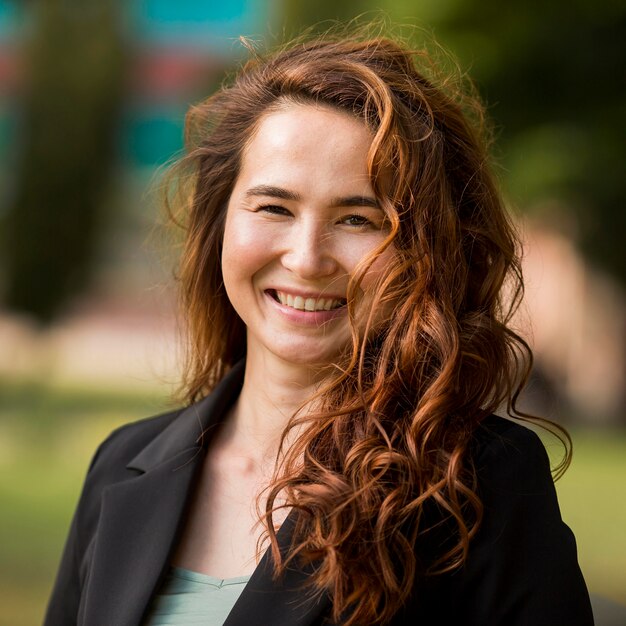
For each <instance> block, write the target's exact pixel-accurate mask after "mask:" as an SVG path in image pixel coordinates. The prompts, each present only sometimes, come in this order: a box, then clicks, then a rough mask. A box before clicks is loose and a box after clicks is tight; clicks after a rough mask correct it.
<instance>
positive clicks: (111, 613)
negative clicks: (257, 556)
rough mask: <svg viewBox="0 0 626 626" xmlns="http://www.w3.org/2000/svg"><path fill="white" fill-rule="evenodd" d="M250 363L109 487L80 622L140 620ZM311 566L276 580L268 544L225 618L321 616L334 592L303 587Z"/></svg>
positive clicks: (124, 624)
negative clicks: (317, 593)
mask: <svg viewBox="0 0 626 626" xmlns="http://www.w3.org/2000/svg"><path fill="white" fill-rule="evenodd" d="M244 370H245V362H243V361H241V362H239V363H237V364H236V365H235V366H234V367H233V368H232V369H231V371H230V372H229V373H228V374H227V375H226V376H225V377H224V378H223V379H222V381H221V382H220V383H219V385H217V387H216V388H215V389H214V391H213V392H212V393H211V394H210V395H209V396H208V397H206V398H205V399H203V400H201V401H200V402H198V403H196V404H194V405H192V406H190V407H188V408H186V409H185V410H183V411H182V412H181V413H180V414H179V415H178V416H177V417H176V418H175V419H174V421H173V422H172V423H171V424H170V425H169V426H168V427H167V428H165V430H163V432H162V433H161V434H160V435H158V436H157V437H156V438H155V439H153V440H152V441H151V442H150V443H149V444H148V445H147V446H146V447H145V448H143V449H142V450H141V452H139V454H137V455H136V456H135V457H134V458H133V459H132V460H131V461H130V462H129V463H128V464H127V466H126V467H127V468H128V469H129V470H133V471H132V475H129V478H128V479H127V480H124V481H121V482H118V483H115V484H113V485H109V486H108V487H106V488H105V489H104V490H103V492H102V499H101V512H100V520H99V525H98V532H97V534H96V537H95V540H94V545H93V558H92V563H91V568H90V575H89V577H88V579H87V581H86V585H85V592H84V603H83V606H82V607H81V615H80V619H79V623H81V624H88V625H89V626H109V625H110V624H115V625H116V626H137V624H139V623H140V622H141V619H142V617H143V615H144V613H145V611H146V608H147V607H148V605H149V603H150V600H151V597H152V594H153V593H154V591H155V589H156V588H157V586H158V584H159V581H160V579H161V577H162V575H163V573H164V572H165V570H166V569H167V566H168V563H169V559H170V555H171V552H172V550H173V549H174V547H175V546H176V543H177V539H178V534H179V531H180V527H181V521H182V519H183V515H184V512H185V508H186V504H187V501H188V497H189V495H190V493H191V491H192V487H193V484H194V480H195V477H196V474H197V471H198V469H199V468H200V467H201V465H202V463H201V461H202V460H203V459H204V453H203V448H204V446H205V444H206V443H207V441H208V440H209V439H210V437H211V436H212V432H213V431H214V429H215V427H216V426H218V425H219V424H220V422H221V421H222V420H223V418H224V416H225V415H226V413H227V411H228V409H229V407H230V406H231V404H232V403H233V402H234V400H235V399H236V397H237V396H238V394H239V392H240V390H241V386H242V382H243V376H244ZM137 472H140V474H139V475H137ZM294 521H295V517H294V514H293V513H292V514H291V515H290V516H289V517H288V518H287V520H286V521H285V522H284V523H283V525H282V527H281V528H280V530H279V532H278V542H279V546H280V548H281V550H284V549H286V548H287V547H288V546H289V543H290V540H291V534H292V530H293V523H294ZM309 574H310V570H307V569H305V568H303V569H299V568H296V567H294V568H291V569H290V570H288V571H287V572H286V574H285V575H284V576H283V577H282V579H281V580H280V581H274V580H273V567H272V559H271V556H270V553H269V551H267V552H266V553H265V554H264V556H263V558H262V559H261V561H260V563H259V565H258V566H257V568H256V570H255V571H254V573H253V575H252V577H251V579H250V581H249V582H248V584H247V585H246V587H245V588H244V591H243V592H242V594H241V596H240V597H239V599H238V601H237V602H236V604H235V606H234V607H233V610H232V611H231V613H230V615H229V616H228V619H227V620H226V622H225V626H248V625H249V624H250V623H257V624H285V625H288V624H289V625H291V624H294V625H295V624H297V625H298V626H304V625H309V624H314V623H317V620H318V618H319V617H320V616H321V614H322V613H323V612H324V611H325V609H327V607H328V606H329V600H328V598H326V597H325V596H322V598H321V599H318V600H308V599H307V596H306V594H305V593H304V592H303V589H302V588H303V586H304V583H305V582H306V580H307V577H308V576H309Z"/></svg>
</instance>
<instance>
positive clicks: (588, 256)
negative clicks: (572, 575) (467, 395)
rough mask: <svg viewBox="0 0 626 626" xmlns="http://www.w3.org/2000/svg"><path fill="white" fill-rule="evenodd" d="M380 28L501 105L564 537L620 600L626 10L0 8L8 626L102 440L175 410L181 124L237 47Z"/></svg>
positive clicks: (524, 321) (63, 1) (533, 396)
mask: <svg viewBox="0 0 626 626" xmlns="http://www.w3.org/2000/svg"><path fill="white" fill-rule="evenodd" d="M371 11H373V12H372V13H369V12H371ZM381 11H382V14H384V15H386V16H387V17H388V19H389V20H390V21H391V22H392V23H393V24H396V25H399V27H398V28H397V29H396V30H399V31H400V32H403V25H404V26H407V27H410V26H418V27H419V29H421V30H418V31H415V32H414V33H413V35H412V37H413V39H414V41H415V43H416V45H420V38H421V37H422V36H423V35H424V34H427V35H428V37H429V38H430V37H432V36H434V37H435V38H436V40H437V41H438V42H439V43H440V44H442V45H443V46H444V47H445V48H447V49H449V50H451V51H452V53H453V54H454V55H455V56H456V57H457V59H458V61H459V64H460V67H461V68H462V70H463V71H466V72H468V73H469V75H470V76H471V77H472V78H473V80H474V81H475V83H476V85H477V87H478V89H479V91H480V93H481V94H482V95H483V97H484V98H485V100H486V101H487V103H488V105H489V113H490V116H491V118H492V120H493V122H494V125H495V129H496V136H497V143H496V147H495V148H496V159H497V161H498V163H499V166H500V177H501V179H502V185H503V188H504V191H505V195H506V198H507V201H508V203H509V205H510V207H511V210H512V212H513V213H514V214H515V216H516V218H517V219H518V220H519V222H520V225H521V228H522V230H523V232H524V238H525V241H526V258H525V272H526V278H527V299H526V304H525V306H524V309H523V311H522V313H521V315H520V317H519V324H520V326H521V327H522V328H523V329H524V333H525V334H526V335H527V336H529V337H530V341H531V344H532V345H533V347H534V349H535V352H536V368H535V373H534V377H533V380H532V382H531V385H530V388H529V391H528V393H527V394H526V397H525V403H526V406H528V407H530V408H532V409H534V410H535V411H538V412H540V413H541V414H543V415H545V416H547V417H550V418H552V419H554V420H556V421H558V422H560V423H562V424H564V425H566V426H567V427H568V428H569V429H570V430H571V433H572V436H573V439H574V461H573V465H572V467H571V468H570V470H569V471H568V473H567V474H566V475H565V477H564V478H563V479H562V480H561V481H559V482H558V484H557V489H558V491H559V497H560V500H561V506H562V512H563V517H564V519H565V520H566V521H567V522H568V524H569V525H570V526H571V527H572V528H573V529H574V531H575V533H576V535H577V538H578V545H579V556H580V562H581V566H582V568H583V571H584V574H585V576H586V578H587V582H588V585H589V587H590V589H591V591H592V592H593V593H594V596H595V597H596V598H599V600H596V602H597V606H600V604H602V603H603V602H604V599H606V600H607V602H616V603H618V604H626V534H625V532H624V529H625V528H626V394H625V392H624V389H625V387H624V379H625V377H626V341H625V333H626V323H625V317H624V315H625V313H624V310H625V309H624V301H625V291H624V288H625V285H626V263H625V259H626V245H625V235H626V228H625V225H626V211H625V210H624V200H625V198H626V194H625V193H624V192H625V186H626V176H625V174H624V171H623V170H624V163H625V162H626V147H625V146H626V143H625V142H624V129H625V128H626V119H625V117H626V89H625V82H624V54H623V53H624V41H625V40H626V28H625V25H626V24H625V22H626V5H625V4H624V3H620V2H617V1H616V0H593V2H592V1H591V0H574V1H572V0H551V1H550V2H544V1H540V0H523V1H522V0H511V1H509V2H507V3H502V2H496V1H495V0H378V1H377V2H370V1H367V0H361V1H357V0H353V1H347V0H344V1H343V2H337V1H336V0H316V2H297V1H295V0H274V1H271V0H270V1H263V0H222V1H221V2H209V1H208V0H207V1H194V0H176V1H172V0H169V1H168V0H123V1H122V0H82V1H81V2H80V3H77V2H70V1H69V0H30V1H29V2H26V1H25V0H24V1H21V2H18V1H10V0H0V606H1V607H2V609H0V624H6V625H7V626H9V625H10V626H26V625H33V624H38V623H40V622H41V619H42V616H43V611H44V608H45V603H46V599H47V595H48V594H49V592H50V587H51V585H52V582H53V578H54V573H55V570H56V566H57V563H58V559H59V556H60V552H61V549H62V546H63V541H64V539H65V534H66V532H67V529H68V525H69V521H70V518H71V515H72V511H73V508H74V506H75V503H76V499H77V497H78V493H79V490H80V485H81V482H82V479H83V476H84V473H85V470H86V467H87V464H88V462H89V458H90V456H91V454H92V453H93V451H94V449H95V447H96V445H97V444H98V442H99V441H100V440H101V439H102V438H103V437H104V436H106V435H107V434H108V432H109V431H110V430H111V429H112V428H114V427H115V426H117V425H119V424H121V423H124V422H127V421H130V420H133V419H138V418H140V417H144V416H146V415H148V414H151V413H155V412H159V411H161V410H164V409H165V408H167V407H168V406H169V405H170V404H171V402H172V398H171V394H172V392H173V390H174V388H175V385H176V383H177V361H178V359H177V356H178V353H177V347H176V346H177V335H176V319H175V302H174V291H173V283H174V280H173V267H174V263H175V258H176V250H175V246H174V245H173V241H174V240H175V238H173V237H168V236H164V235H163V232H162V230H161V229H160V228H159V226H158V225H159V224H163V222H164V221H165V220H164V214H163V210H162V208H161V204H160V196H159V192H158V181H159V177H160V174H161V172H162V169H163V166H165V165H166V164H167V163H168V162H169V161H171V160H172V159H173V158H175V157H176V155H177V154H179V152H180V150H181V147H182V129H183V119H184V114H185V111H186V109H187V108H188V106H189V104H190V103H193V102H195V101H197V100H199V99H201V98H203V97H205V96H206V95H208V94H209V93H210V92H211V91H212V90H213V89H214V88H215V87H216V85H218V84H219V83H220V81H221V80H222V78H223V76H224V73H225V72H226V71H228V69H229V68H231V67H233V66H234V65H235V64H236V63H237V62H238V61H240V60H241V58H243V57H244V49H243V47H242V46H241V44H240V43H239V42H238V37H239V35H247V36H250V37H251V38H252V39H256V40H260V41H264V40H266V39H268V37H269V36H270V35H271V37H272V38H275V37H278V38H280V36H281V34H282V33H286V34H287V35H289V34H295V33H297V32H298V31H299V30H300V29H302V28H303V27H306V26H310V25H313V24H317V23H319V22H320V21H323V20H342V21H345V20H348V19H351V18H354V17H355V16H357V15H361V14H364V13H365V17H367V16H370V17H375V16H380V15H381V13H380V12H381ZM325 26H328V23H327V24H326V25H324V24H322V25H321V28H324V27H325ZM405 32H406V33H410V32H411V31H410V30H408V29H407V30H405ZM420 32H421V34H420ZM549 449H550V450H551V451H554V454H555V459H556V455H558V448H557V447H556V446H554V444H551V445H550V446H549ZM598 610H601V607H600V609H598Z"/></svg>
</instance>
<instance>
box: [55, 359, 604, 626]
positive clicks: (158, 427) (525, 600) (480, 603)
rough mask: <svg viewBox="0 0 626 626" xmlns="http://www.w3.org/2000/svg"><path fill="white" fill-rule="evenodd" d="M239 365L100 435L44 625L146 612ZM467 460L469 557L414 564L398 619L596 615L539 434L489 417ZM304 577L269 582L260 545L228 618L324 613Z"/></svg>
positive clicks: (249, 620) (99, 621)
mask: <svg viewBox="0 0 626 626" xmlns="http://www.w3.org/2000/svg"><path fill="white" fill-rule="evenodd" d="M242 379H243V363H241V364H239V365H238V366H236V367H235V368H234V369H233V371H231V372H230V373H229V375H228V376H226V378H225V379H224V380H223V381H222V382H221V383H220V385H219V386H218V387H217V388H216V389H215V391H214V392H213V393H212V394H211V395H210V396H209V397H207V398H205V399H204V400H202V401H200V402H198V403H197V404H194V405H192V406H190V407H188V408H186V409H184V410H180V411H175V412H172V413H168V414H165V415H160V416H157V417H153V418H149V419H147V420H143V421H140V422H136V423H132V424H129V425H127V426H123V427H122V428H120V429H118V430H116V431H115V432H113V434H112V435H111V436H110V437H109V438H108V439H107V440H106V441H105V442H104V443H103V444H102V445H101V446H100V447H99V449H98V451H97V452H96V455H95V456H94V459H93V461H92V463H91V466H90V468H89V472H88V474H87V478H86V481H85V485H84V488H83V492H82V495H81V498H80V501H79V504H78V508H77V510H76V513H75V515H74V519H73V521H72V525H71V528H70V532H69V537H68V539H67V543H66V546H65V551H64V554H63V558H62V561H61V566H60V569H59V572H58V575H57V580H56V584H55V586H54V590H53V593H52V596H51V599H50V603H49V606H48V611H47V614H46V618H45V623H44V626H69V625H71V624H79V625H81V626H138V625H139V624H140V623H141V621H142V618H143V616H144V614H145V612H146V610H147V608H148V606H149V603H150V600H151V598H152V596H153V594H154V593H155V592H156V590H157V589H158V586H159V583H160V581H161V578H162V576H163V575H164V572H165V571H166V569H167V567H168V565H169V559H170V554H171V552H172V549H173V548H174V546H175V545H176V540H177V534H178V531H179V528H180V526H181V519H182V518H183V514H184V511H185V505H186V502H187V500H188V496H189V494H190V492H191V488H192V485H193V483H194V477H195V475H196V472H197V470H198V468H199V467H200V466H201V464H202V460H203V458H204V450H205V447H206V441H207V438H208V437H210V436H211V429H212V428H213V427H215V426H216V425H217V424H219V422H220V420H221V419H222V417H223V416H224V415H225V414H226V411H227V410H228V408H229V406H230V405H231V403H232V402H233V401H234V400H235V398H236V397H237V395H238V394H239V391H240V389H241V383H242ZM202 433H204V435H203V434H202ZM473 461H474V464H475V466H476V468H477V471H478V476H479V493H480V496H481V498H482V501H483V504H484V508H485V514H484V521H483V524H482V526H481V529H480V531H479V534H478V535H477V536H476V538H475V539H474V540H473V542H472V544H471V548H470V553H469V557H468V559H467V563H466V565H465V567H464V568H463V569H462V570H461V571H458V572H456V573H455V574H453V575H448V576H441V577H436V578H418V579H417V580H416V583H415V586H414V590H413V593H412V595H411V598H410V600H409V602H408V603H407V605H406V607H405V608H404V609H403V610H402V611H401V612H400V613H399V614H398V615H397V617H396V619H394V621H393V624H394V625H400V624H406V625H408V624H411V625H418V624H420V625H421V624H437V625H438V626H439V625H442V624H443V625H445V624H450V625H452V624H455V625H457V624H463V625H464V626H491V625H494V626H589V625H592V624H593V618H592V614H591V608H590V604H589V597H588V594H587V590H586V587H585V583H584V581H583V578H582V575H581V573H580V569H579V567H578V563H577V558H576V545H575V541H574V537H573V535H572V533H571V531H570V530H569V528H568V527H567V526H566V525H565V524H564V523H563V522H562V521H561V516H560V513H559V508H558V504H557V500H556V495H555V491H554V486H553V484H552V479H551V476H550V472H549V466H548V459H547V455H546V453H545V450H544V448H543V445H542V444H541V442H540V441H539V439H538V438H537V436H536V435H535V434H533V433H532V432H531V431H529V430H527V429H525V428H523V427H521V426H518V425H516V424H514V423H512V422H510V421H508V420H504V419H502V418H497V417H491V418H489V419H488V420H487V421H486V422H485V424H484V425H483V426H482V427H481V428H480V429H479V432H478V433H477V434H476V440H475V446H474V453H473ZM292 524H293V517H292V516H290V517H289V518H288V519H287V521H286V522H285V523H284V524H283V526H282V527H281V529H280V531H279V533H278V539H279V543H280V544H281V545H287V543H288V541H289V536H290V532H291V530H292V528H293V526H292ZM306 578H307V572H306V571H305V570H300V569H292V570H290V571H289V572H287V574H286V576H284V577H283V579H282V580H281V581H280V582H279V583H276V582H274V581H273V580H272V577H271V561H270V557H269V554H268V553H266V554H265V555H264V556H263V559H262V560H261V562H260V564H259V565H258V567H257V568H256V570H255V572H254V573H253V575H252V577H251V579H250V581H249V582H248V584H247V585H246V587H245V589H244V591H243V592H242V594H241V596H240V598H239V599H238V601H237V602H236V604H235V606H234V607H233V609H232V611H231V613H230V615H229V616H228V618H227V620H226V622H225V626H254V625H259V626H273V625H278V626H283V625H284V626H289V625H294V626H295V625H301V626H304V625H321V624H328V623H330V621H327V620H326V619H325V616H327V615H328V612H329V607H330V600H329V598H327V597H323V598H322V599H320V600H318V601H311V600H309V599H307V597H306V595H305V594H303V592H302V591H301V587H302V583H303V582H304V581H305V580H306ZM372 584H376V581H372Z"/></svg>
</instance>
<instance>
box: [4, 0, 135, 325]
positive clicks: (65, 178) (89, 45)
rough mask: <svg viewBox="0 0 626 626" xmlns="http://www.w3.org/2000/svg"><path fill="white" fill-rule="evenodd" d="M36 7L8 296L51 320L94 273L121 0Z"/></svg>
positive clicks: (112, 125) (61, 0)
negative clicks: (94, 254)
mask: <svg viewBox="0 0 626 626" xmlns="http://www.w3.org/2000/svg"><path fill="white" fill-rule="evenodd" d="M30 10H31V11H33V12H34V15H33V17H34V24H33V26H34V30H33V32H32V34H31V39H30V44H29V48H28V50H27V67H26V68H25V88H24V91H23V98H22V100H23V102H22V103H21V105H20V109H21V119H20V120H19V131H18V135H19V137H18V139H19V151H20V152H19V155H18V158H17V160H18V168H17V181H16V190H15V193H14V198H13V203H12V206H10V207H9V212H8V215H7V217H6V224H5V228H4V235H5V242H4V256H5V260H6V265H7V285H6V301H7V305H8V306H9V307H10V308H13V309H16V310H20V311H24V312H27V313H30V314H32V315H34V316H35V318H36V319H38V320H40V321H42V322H47V321H49V320H51V319H52V318H53V317H54V315H55V314H56V313H57V312H58V311H59V309H60V307H61V306H62V305H63V304H64V303H65V302H66V301H67V299H68V298H69V297H70V296H72V295H74V294H76V293H77V292H78V291H79V290H80V289H81V288H82V287H83V286H84V285H85V284H86V282H87V280H88V278H89V276H90V272H91V268H92V260H93V250H94V242H95V238H96V231H97V228H98V224H99V217H100V209H101V208H102V200H103V194H104V192H105V191H106V189H107V184H108V182H109V179H110V174H111V171H112V164H113V158H114V155H115V148H116V144H117V123H118V114H119V112H120V105H121V101H122V94H123V83H124V67H125V53H124V45H123V40H122V33H121V19H120V15H119V10H120V7H119V4H118V2H117V0H83V1H82V2H80V3H76V2H69V1H68V0H38V1H37V2H33V3H32V4H31V7H30Z"/></svg>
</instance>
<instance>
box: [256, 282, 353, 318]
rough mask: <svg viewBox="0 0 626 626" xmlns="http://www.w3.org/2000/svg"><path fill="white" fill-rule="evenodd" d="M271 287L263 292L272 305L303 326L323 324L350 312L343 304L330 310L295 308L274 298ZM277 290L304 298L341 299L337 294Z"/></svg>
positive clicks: (281, 313) (280, 312) (284, 316)
mask: <svg viewBox="0 0 626 626" xmlns="http://www.w3.org/2000/svg"><path fill="white" fill-rule="evenodd" d="M270 291H272V290H271V289H266V290H265V291H264V292H263V295H264V296H265V298H266V299H267V300H268V301H269V302H270V304H271V306H273V307H274V309H275V310H276V311H277V312H278V313H279V314H280V315H281V316H282V317H283V318H285V319H286V320H287V321H289V322H292V323H294V324H298V325H302V326H321V325H322V324H324V323H326V322H330V321H332V320H335V319H337V318H339V317H343V316H344V315H346V314H347V312H348V307H347V306H345V305H344V306H341V307H339V308H337V309H332V310H330V311H301V310H299V309H294V308H293V307H290V306H287V305H284V304H281V303H280V302H278V301H276V300H274V298H273V296H272V295H271V293H270ZM277 291H285V292H288V293H290V294H293V295H297V296H302V297H303V298H307V297H308V298H331V297H335V298H336V299H340V298H338V297H336V296H331V295H328V294H324V295H323V296H322V295H320V294H313V293H311V292H308V293H306V292H302V291H291V290H286V289H277Z"/></svg>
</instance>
